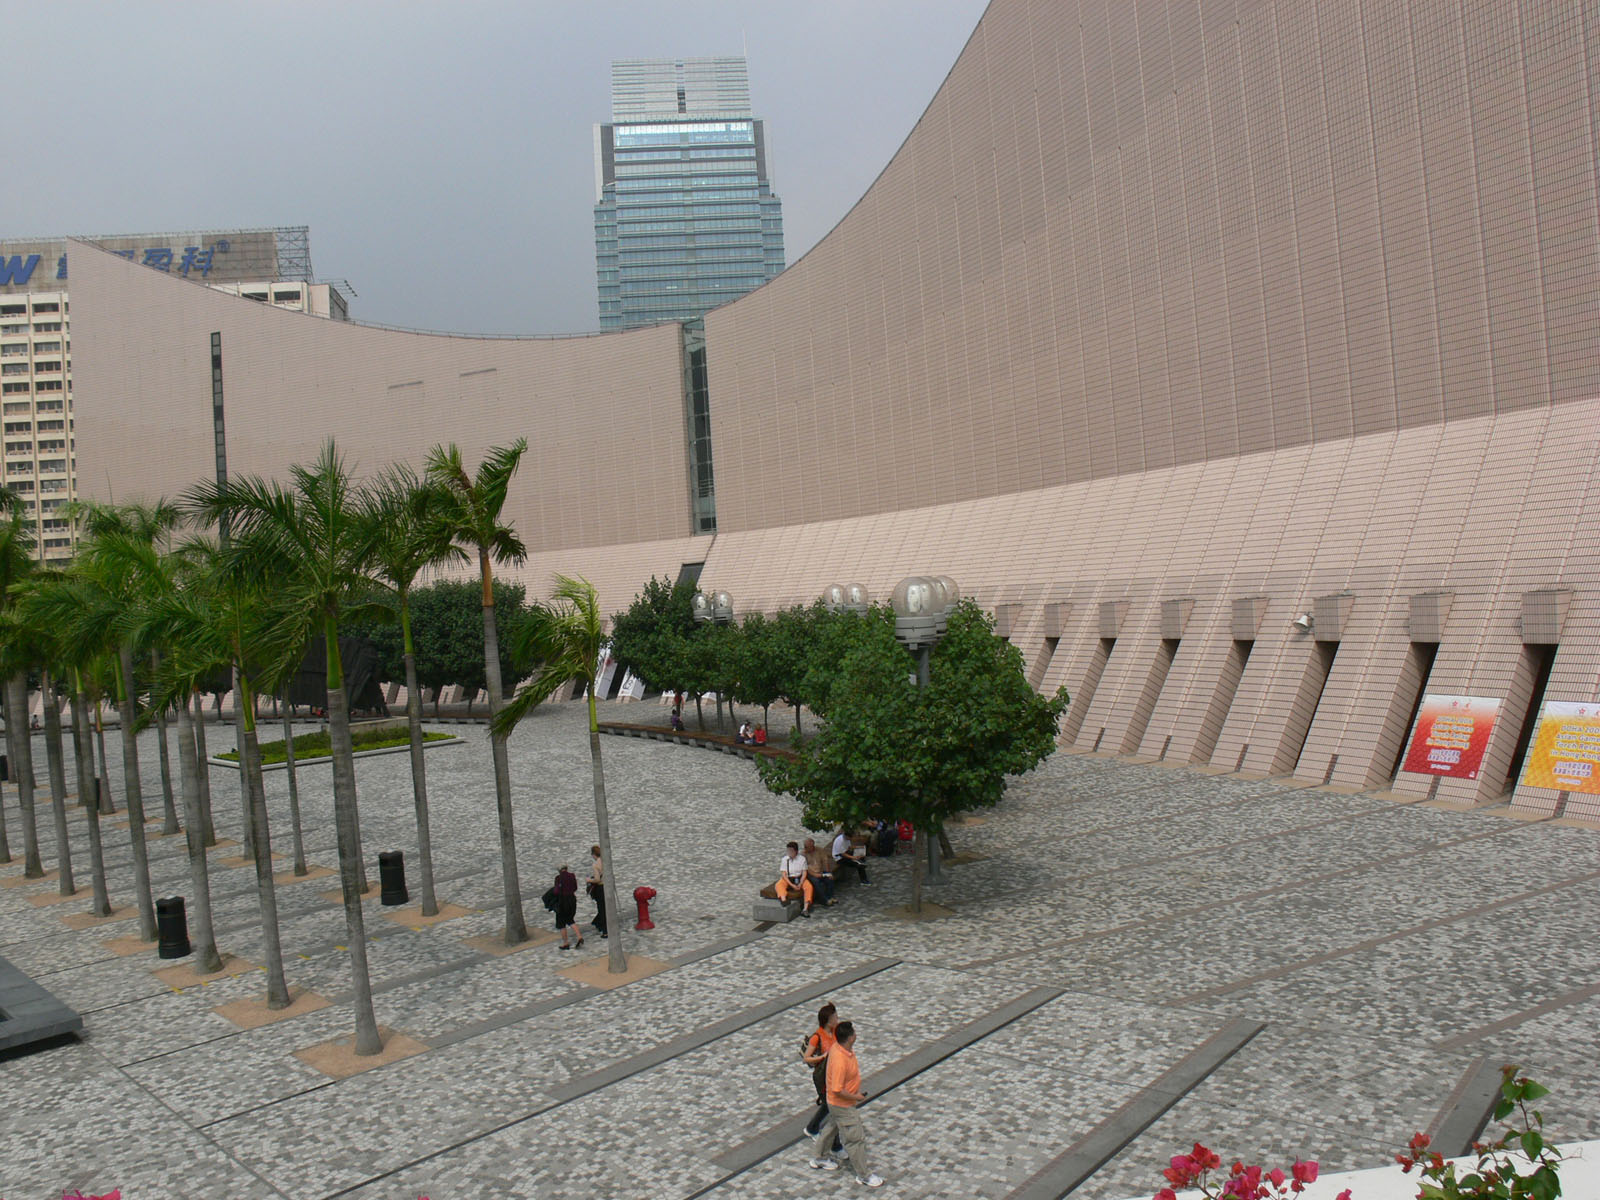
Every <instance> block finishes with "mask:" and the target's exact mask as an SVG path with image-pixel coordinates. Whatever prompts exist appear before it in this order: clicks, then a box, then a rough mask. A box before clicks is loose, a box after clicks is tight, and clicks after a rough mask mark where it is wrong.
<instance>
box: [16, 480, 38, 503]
mask: <svg viewBox="0 0 1600 1200" xmlns="http://www.w3.org/2000/svg"><path fill="white" fill-rule="evenodd" d="M11 490H12V491H13V492H18V493H20V494H22V495H28V494H30V493H31V492H32V491H33V480H31V479H23V480H20V481H18V482H17V483H13V484H12V485H11ZM28 503H30V504H32V503H33V501H31V500H30V501H28Z"/></svg>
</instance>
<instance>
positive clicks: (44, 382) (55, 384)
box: [33, 379, 61, 392]
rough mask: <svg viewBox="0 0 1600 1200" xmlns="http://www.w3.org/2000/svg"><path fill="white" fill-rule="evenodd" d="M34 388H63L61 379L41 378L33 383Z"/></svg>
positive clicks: (42, 390) (52, 389)
mask: <svg viewBox="0 0 1600 1200" xmlns="http://www.w3.org/2000/svg"><path fill="white" fill-rule="evenodd" d="M33 390H34V391H36V392H59V391H60V390H61V380H59V379H41V380H39V382H38V383H36V384H34V385H33Z"/></svg>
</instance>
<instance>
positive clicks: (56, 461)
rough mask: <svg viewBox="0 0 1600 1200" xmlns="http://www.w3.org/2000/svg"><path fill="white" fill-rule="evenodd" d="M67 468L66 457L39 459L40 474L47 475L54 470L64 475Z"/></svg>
mask: <svg viewBox="0 0 1600 1200" xmlns="http://www.w3.org/2000/svg"><path fill="white" fill-rule="evenodd" d="M66 470H67V460H66V459H64V458H41V459H40V460H39V474H41V475H47V474H50V473H51V472H54V473H55V474H57V475H64V474H65V473H66Z"/></svg>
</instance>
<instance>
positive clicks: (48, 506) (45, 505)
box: [39, 496, 67, 512]
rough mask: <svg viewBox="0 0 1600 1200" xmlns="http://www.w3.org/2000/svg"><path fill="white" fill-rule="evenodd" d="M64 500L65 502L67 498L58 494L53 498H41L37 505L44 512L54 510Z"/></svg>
mask: <svg viewBox="0 0 1600 1200" xmlns="http://www.w3.org/2000/svg"><path fill="white" fill-rule="evenodd" d="M66 502H67V498H66V497H65V496H59V497H57V498H56V499H54V500H41V501H39V507H40V509H41V510H43V511H44V512H54V511H55V510H56V509H58V508H60V507H61V506H62V505H63V504H65V503H66Z"/></svg>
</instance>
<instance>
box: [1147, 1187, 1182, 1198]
mask: <svg viewBox="0 0 1600 1200" xmlns="http://www.w3.org/2000/svg"><path fill="white" fill-rule="evenodd" d="M1152 1200H1178V1193H1177V1192H1175V1191H1173V1190H1172V1189H1171V1188H1162V1189H1161V1190H1160V1191H1159V1192H1157V1193H1156V1194H1155V1196H1154V1197H1153V1198H1152Z"/></svg>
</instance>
